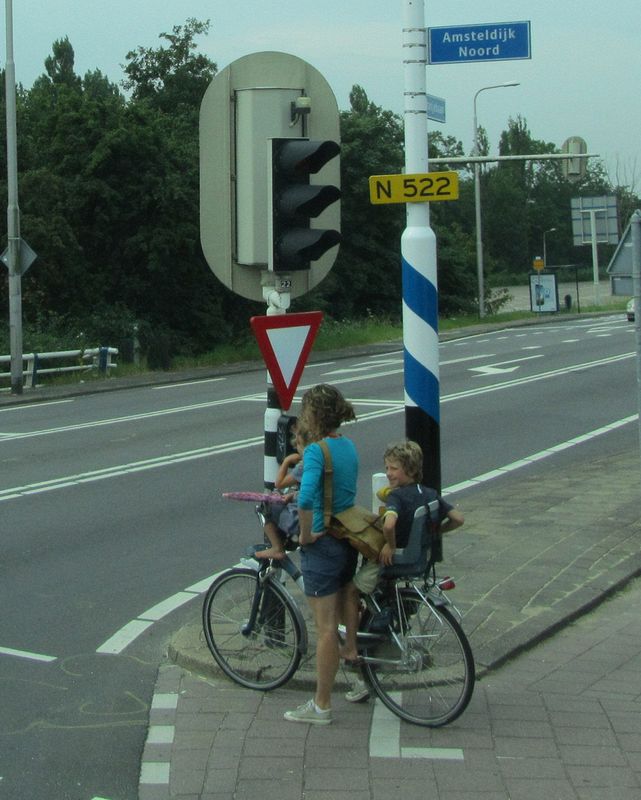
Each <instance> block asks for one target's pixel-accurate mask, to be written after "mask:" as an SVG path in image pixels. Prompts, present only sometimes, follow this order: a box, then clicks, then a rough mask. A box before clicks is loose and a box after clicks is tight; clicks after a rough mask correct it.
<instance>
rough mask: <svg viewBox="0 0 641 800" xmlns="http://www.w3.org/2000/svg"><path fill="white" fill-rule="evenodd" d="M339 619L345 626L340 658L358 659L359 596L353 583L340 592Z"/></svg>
mask: <svg viewBox="0 0 641 800" xmlns="http://www.w3.org/2000/svg"><path fill="white" fill-rule="evenodd" d="M339 594H340V596H341V618H342V621H343V624H344V625H345V646H344V647H343V649H342V652H341V656H342V657H343V658H345V659H347V660H348V661H355V660H356V659H357V658H358V649H357V644H356V642H357V639H356V632H357V631H358V623H359V620H360V595H359V592H358V589H357V588H356V586H354V584H353V583H351V582H350V583H348V584H347V586H344V587H343V588H342V589H341V591H340V593H339Z"/></svg>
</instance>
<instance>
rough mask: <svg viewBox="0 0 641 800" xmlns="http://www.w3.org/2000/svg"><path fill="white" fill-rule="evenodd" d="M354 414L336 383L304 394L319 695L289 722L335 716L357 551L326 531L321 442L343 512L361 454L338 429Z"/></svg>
mask: <svg viewBox="0 0 641 800" xmlns="http://www.w3.org/2000/svg"><path fill="white" fill-rule="evenodd" d="M355 419H356V416H355V414H354V409H353V408H352V405H351V404H350V403H349V402H347V400H345V398H344V397H343V395H342V394H341V393H340V392H339V391H338V389H335V388H334V387H333V386H328V385H327V384H319V385H318V386H314V387H313V388H312V389H309V390H308V391H307V392H305V394H304V395H303V400H302V408H301V412H300V415H299V417H298V430H299V432H300V434H301V435H302V436H303V439H304V441H306V442H308V445H307V447H306V448H305V455H304V463H305V466H304V469H303V477H302V481H301V486H300V493H299V495H298V519H299V525H300V535H299V542H300V544H301V568H302V571H303V577H304V579H305V594H306V595H307V598H308V601H309V604H310V607H311V609H312V613H313V615H314V622H315V624H316V634H317V646H316V694H315V696H314V698H313V699H311V700H309V701H308V702H307V703H304V704H303V705H302V706H299V707H298V708H297V709H295V710H294V711H287V712H285V719H286V720H288V721H289V722H308V723H312V724H316V725H328V724H329V723H330V722H331V721H332V712H331V699H332V687H333V686H334V680H335V678H336V673H337V671H338V665H339V658H340V657H339V650H338V637H337V635H336V629H337V627H338V624H339V621H340V618H341V616H342V612H343V607H344V601H345V598H346V596H347V592H346V587H347V585H348V584H349V583H350V581H351V579H352V577H353V575H354V570H355V568H356V559H357V556H358V554H357V552H356V550H354V548H352V547H351V546H350V544H349V543H348V542H347V540H345V539H341V540H339V539H334V538H333V537H332V536H329V535H326V534H325V526H324V520H323V503H324V497H323V481H324V475H325V469H324V468H325V460H324V458H323V451H322V450H321V448H320V446H319V445H318V444H317V442H319V441H321V440H325V441H326V442H327V446H328V447H329V450H330V453H331V456H332V462H333V483H332V513H339V512H341V511H345V509H347V508H350V507H351V506H353V505H354V502H355V498H356V484H357V480H358V456H357V454H356V448H355V447H354V444H353V442H352V441H351V440H350V439H347V438H345V437H344V436H341V435H340V434H339V433H338V428H339V427H340V425H341V423H343V422H350V421H352V420H355Z"/></svg>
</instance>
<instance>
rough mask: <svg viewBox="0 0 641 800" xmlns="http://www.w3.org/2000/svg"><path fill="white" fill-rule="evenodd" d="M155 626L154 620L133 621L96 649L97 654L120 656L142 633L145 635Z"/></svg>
mask: <svg viewBox="0 0 641 800" xmlns="http://www.w3.org/2000/svg"><path fill="white" fill-rule="evenodd" d="M153 624H154V620H151V619H147V620H143V619H132V620H131V622H128V623H127V624H126V625H123V627H122V628H121V629H120V630H119V631H116V633H114V635H113V636H110V637H109V639H107V641H106V642H103V643H102V644H101V645H100V647H97V648H96V653H104V654H105V655H112V656H115V655H118V654H119V653H122V651H123V650H124V649H125V647H128V646H129V645H130V644H131V643H132V642H133V641H135V640H136V639H137V638H138V637H139V636H140V634H141V633H144V632H145V631H146V630H147V628H150V627H151V626H152V625H153Z"/></svg>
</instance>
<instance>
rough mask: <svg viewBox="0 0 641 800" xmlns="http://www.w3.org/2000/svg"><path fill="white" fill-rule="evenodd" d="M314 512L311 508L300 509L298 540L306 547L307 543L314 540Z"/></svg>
mask: <svg viewBox="0 0 641 800" xmlns="http://www.w3.org/2000/svg"><path fill="white" fill-rule="evenodd" d="M313 518H314V512H313V511H311V510H309V509H304V508H299V509H298V527H299V530H300V533H299V534H298V541H299V542H300V544H301V545H302V546H303V547H304V546H305V545H306V544H311V543H312V542H313V541H314V537H313V536H312V520H313Z"/></svg>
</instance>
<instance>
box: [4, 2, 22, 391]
mask: <svg viewBox="0 0 641 800" xmlns="http://www.w3.org/2000/svg"><path fill="white" fill-rule="evenodd" d="M5 9H6V32H7V63H6V68H5V94H6V106H7V195H8V202H7V240H8V242H7V243H8V247H7V251H8V252H7V262H8V263H7V266H8V268H9V338H10V344H11V392H12V393H13V394H22V385H23V378H22V283H21V274H20V209H19V207H18V137H17V128H16V69H15V64H14V61H13V7H12V0H5Z"/></svg>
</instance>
